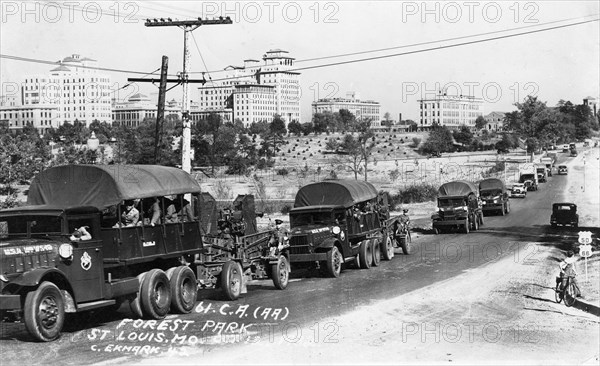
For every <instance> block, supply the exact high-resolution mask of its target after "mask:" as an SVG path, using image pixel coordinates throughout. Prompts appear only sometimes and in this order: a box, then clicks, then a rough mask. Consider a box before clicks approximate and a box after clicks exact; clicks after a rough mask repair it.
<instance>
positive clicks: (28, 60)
mask: <svg viewBox="0 0 600 366" xmlns="http://www.w3.org/2000/svg"><path fill="white" fill-rule="evenodd" d="M0 58H4V59H7V60H13V61H22V62H32V63H37V64H44V65H53V66H60V65H64V66H66V67H69V66H71V67H79V68H82V69H91V70H100V71H110V72H118V73H125V74H138V75H140V74H141V75H147V74H148V72H147V71H133V70H123V69H113V68H109V67H98V66H85V65H69V64H68V63H62V62H61V61H47V60H40V59H36V58H28V57H21V56H12V55H5V54H0ZM171 76H176V75H171Z"/></svg>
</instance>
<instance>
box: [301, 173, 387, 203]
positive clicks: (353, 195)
mask: <svg viewBox="0 0 600 366" xmlns="http://www.w3.org/2000/svg"><path fill="white" fill-rule="evenodd" d="M376 197H377V189H375V187H374V186H373V185H372V184H371V183H369V182H364V181H358V180H342V179H340V180H337V179H336V180H326V181H323V182H317V183H311V184H308V185H306V186H304V187H302V188H300V190H299V191H298V193H296V200H295V201H294V208H296V207H306V206H321V205H332V206H344V207H350V206H352V205H354V204H356V203H357V202H364V201H368V200H371V199H374V198H376Z"/></svg>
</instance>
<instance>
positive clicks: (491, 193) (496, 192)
mask: <svg viewBox="0 0 600 366" xmlns="http://www.w3.org/2000/svg"><path fill="white" fill-rule="evenodd" d="M480 193H481V197H482V198H487V197H496V196H500V195H501V194H502V191H501V190H500V189H491V190H488V191H481V192H480Z"/></svg>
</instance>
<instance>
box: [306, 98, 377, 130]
mask: <svg viewBox="0 0 600 366" xmlns="http://www.w3.org/2000/svg"><path fill="white" fill-rule="evenodd" d="M340 109H347V110H348V111H350V112H351V113H352V114H353V115H354V116H355V117H356V119H357V120H359V121H371V126H372V127H379V126H381V117H380V105H379V102H375V101H373V100H360V99H359V98H358V96H357V94H356V93H355V92H348V93H346V98H325V99H319V100H317V101H316V102H312V111H313V114H315V113H323V112H331V113H335V112H339V111H340Z"/></svg>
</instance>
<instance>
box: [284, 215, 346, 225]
mask: <svg viewBox="0 0 600 366" xmlns="http://www.w3.org/2000/svg"><path fill="white" fill-rule="evenodd" d="M335 224H336V222H335V220H334V218H333V215H332V212H331V211H328V212H302V213H293V214H290V226H291V227H296V226H305V225H335Z"/></svg>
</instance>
